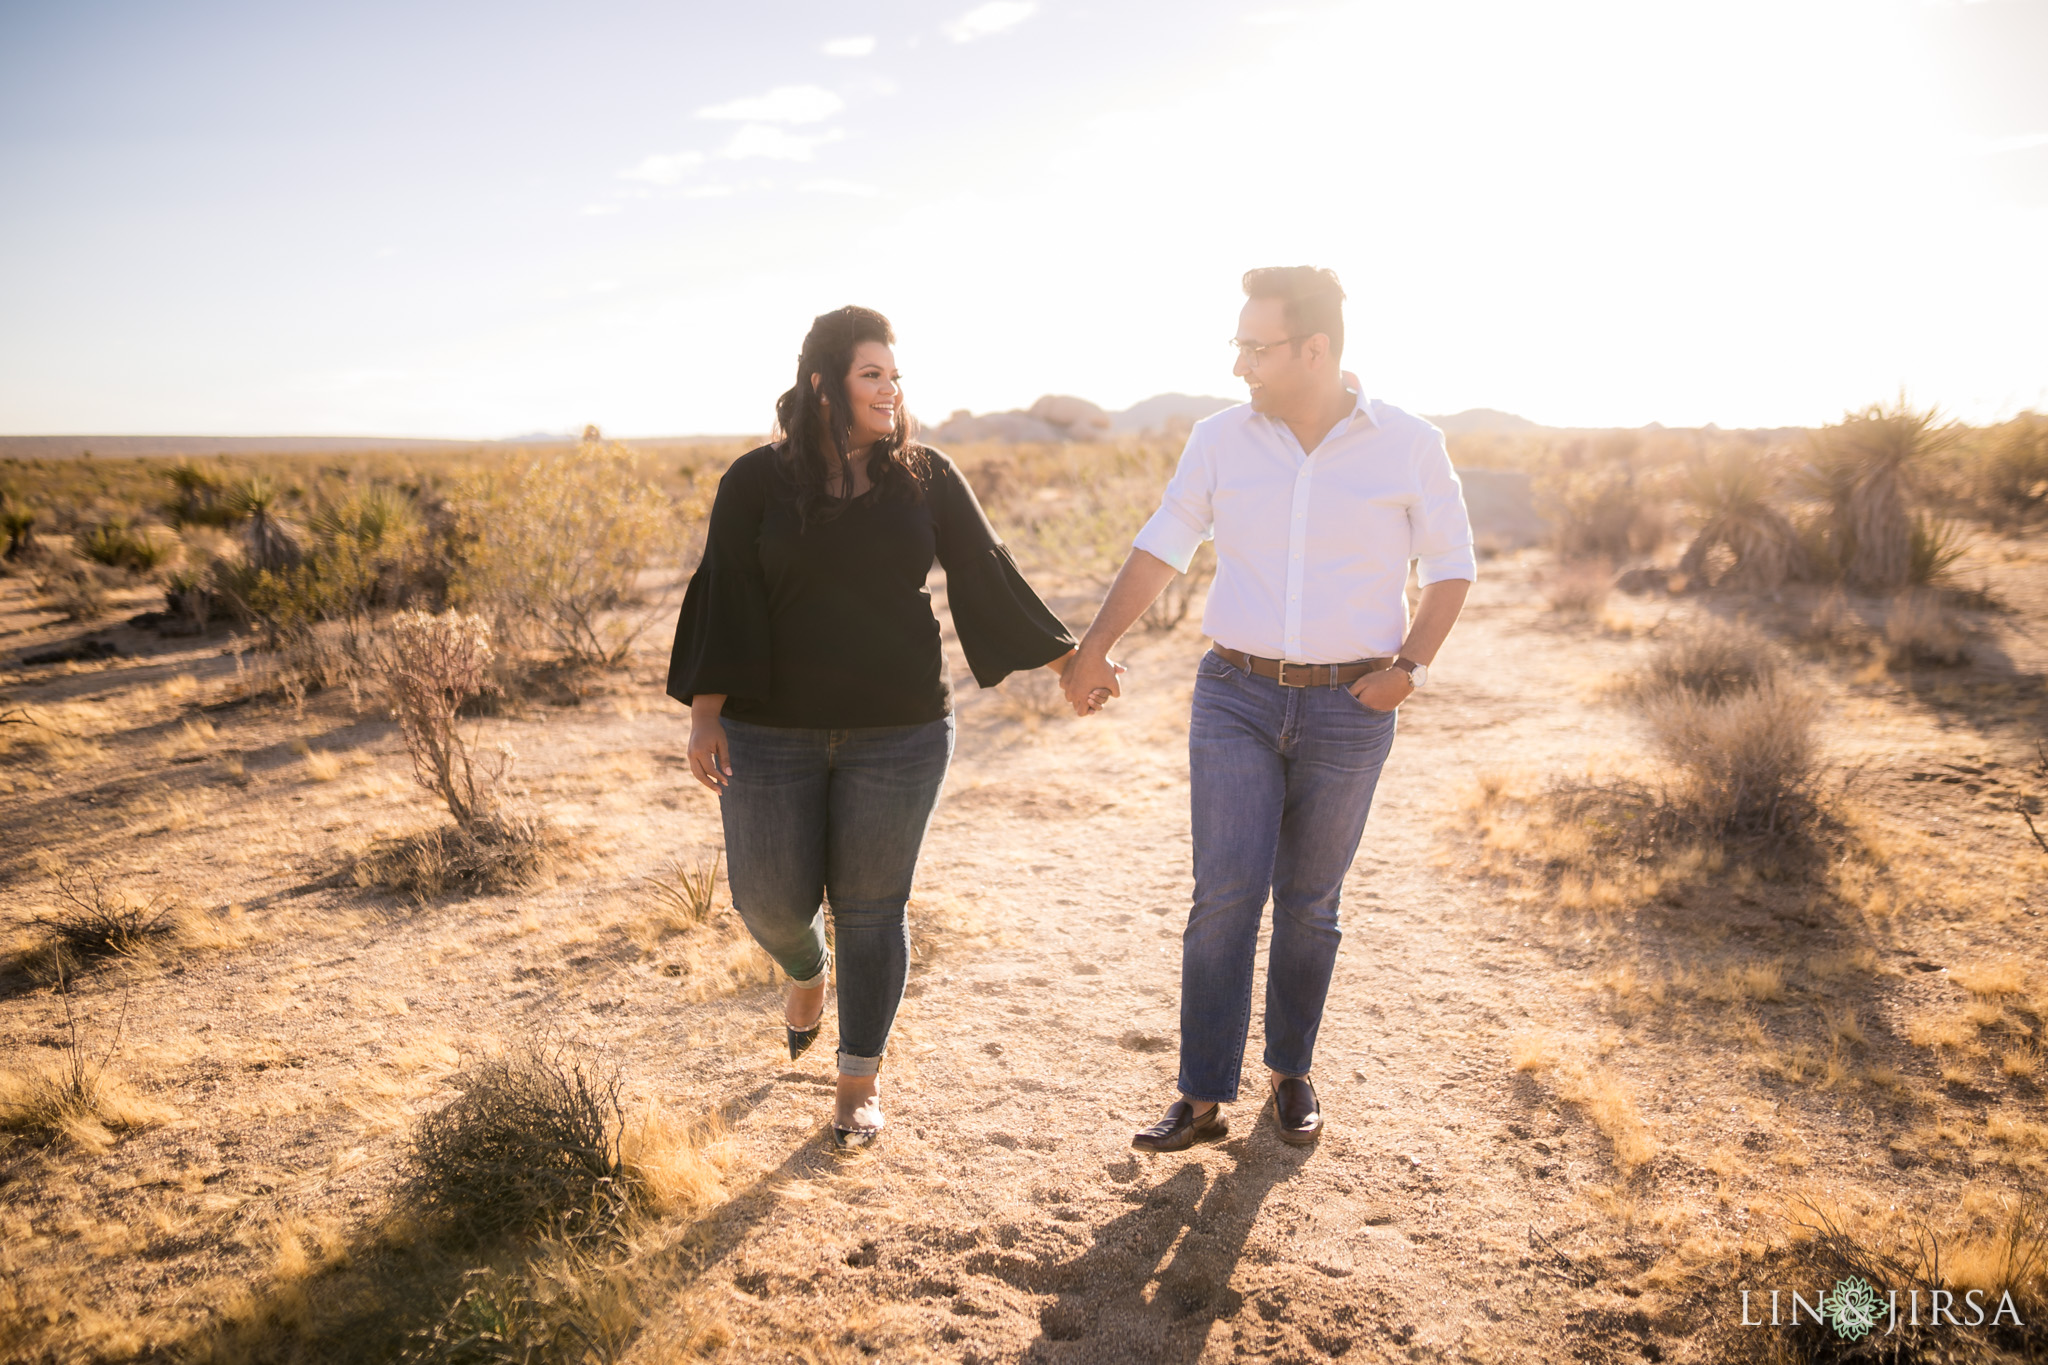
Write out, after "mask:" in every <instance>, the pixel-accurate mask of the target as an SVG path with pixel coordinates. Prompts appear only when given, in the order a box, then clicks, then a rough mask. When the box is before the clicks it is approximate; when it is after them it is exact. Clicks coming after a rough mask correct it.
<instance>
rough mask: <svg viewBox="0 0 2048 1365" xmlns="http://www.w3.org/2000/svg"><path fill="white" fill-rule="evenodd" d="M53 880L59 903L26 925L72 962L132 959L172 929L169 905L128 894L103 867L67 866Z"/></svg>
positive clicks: (172, 911)
mask: <svg viewBox="0 0 2048 1365" xmlns="http://www.w3.org/2000/svg"><path fill="white" fill-rule="evenodd" d="M55 882H56V889H57V896H58V899H59V900H60V902H61V905H60V907H59V908H58V909H56V910H49V911H43V912H41V913H38V914H35V915H32V916H30V918H29V924H30V925H31V926H32V927H33V928H35V929H37V930H39V931H41V933H42V934H43V935H44V937H45V938H46V939H47V940H48V942H49V943H50V944H51V945H52V946H53V947H54V948H55V949H57V950H58V951H60V952H62V953H64V954H66V955H68V956H69V957H70V958H71V959H72V960H73V961H91V960H92V959H93V958H97V957H109V956H113V957H132V956H134V955H135V954H137V953H139V952H141V951H142V950H143V949H144V948H145V947H147V946H148V945H149V944H150V943H151V942H153V941H156V940H159V939H163V938H167V937H169V935H170V934H171V933H172V932H173V930H174V928H175V927H176V921H175V918H174V916H175V913H176V906H175V904H174V903H172V902H171V901H170V900H168V899H167V898H165V897H162V896H154V897H150V898H148V899H146V900H143V899H137V898H136V897H134V896H131V895H129V894H128V893H127V892H125V891H123V890H121V888H120V887H119V886H117V885H116V884H115V881H114V877H113V875H112V874H111V873H109V872H108V871H107V870H106V869H105V868H102V867H96V866H95V867H85V868H79V869H75V870H67V871H64V872H60V873H58V874H57V876H56V878H55Z"/></svg>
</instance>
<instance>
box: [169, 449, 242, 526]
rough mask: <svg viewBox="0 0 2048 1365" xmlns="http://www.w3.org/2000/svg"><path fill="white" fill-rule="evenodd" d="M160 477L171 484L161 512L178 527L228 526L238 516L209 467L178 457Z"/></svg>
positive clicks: (223, 488) (231, 499) (227, 492)
mask: <svg viewBox="0 0 2048 1365" xmlns="http://www.w3.org/2000/svg"><path fill="white" fill-rule="evenodd" d="M161 477H162V478H163V480H164V482H166V483H168V484H170V486H171V496H170V499H169V501H167V502H166V503H165V504H164V511H165V512H166V513H167V514H168V515H169V516H170V518H171V520H172V521H173V522H174V523H175V524H177V525H179V526H231V525H233V524H234V523H235V522H236V521H239V520H240V519H241V513H240V512H239V511H237V510H236V508H235V500H234V498H233V496H232V495H231V494H230V493H229V491H228V489H227V488H226V487H225V486H224V485H223V483H222V482H221V476H220V475H217V474H215V473H214V472H213V471H212V470H209V469H205V468H203V467H201V466H199V465H196V464H193V463H192V462H191V461H190V460H180V461H179V462H178V463H177V464H174V465H172V466H171V467H170V468H169V469H166V470H163V471H162V474H161Z"/></svg>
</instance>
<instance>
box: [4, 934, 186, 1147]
mask: <svg viewBox="0 0 2048 1365" xmlns="http://www.w3.org/2000/svg"><path fill="white" fill-rule="evenodd" d="M57 994H58V997H59V998H60V999H62V1000H63V1002H64V1025H65V1030H64V1034H63V1036H62V1041H61V1043H60V1055H59V1057H58V1059H57V1061H55V1062H54V1063H45V1064H43V1065H40V1066H36V1065H31V1066H28V1067H26V1068H20V1069H9V1070H7V1071H0V1132H8V1133H14V1134H18V1135H20V1136H21V1137H24V1138H26V1139H28V1140H29V1141H30V1142H35V1143H41V1144H44V1145H48V1144H52V1143H66V1144H69V1145H70V1146H73V1147H77V1148H78V1149H80V1150H82V1151H85V1152H93V1153H97V1152H103V1151H105V1150H106V1149H107V1148H108V1147H110V1146H112V1145H113V1142H114V1138H115V1135H116V1133H117V1132H129V1131H134V1130H137V1129H141V1128H147V1127H151V1126H153V1125H155V1124H158V1123H161V1122H163V1121H164V1120H165V1119H167V1118H171V1117H173V1115H172V1114H171V1113H170V1111H169V1110H167V1109H165V1108H164V1107H163V1106H162V1105H160V1104H156V1103H154V1102H152V1101H150V1100H148V1099H145V1098H143V1097H142V1096H140V1095H137V1094H136V1093H135V1092H134V1091H133V1090H132V1089H131V1088H130V1087H129V1086H128V1085H127V1084H126V1082H124V1081H123V1080H122V1079H121V1078H120V1077H119V1076H117V1075H115V1074H114V1073H113V1072H112V1071H111V1069H110V1066H111V1063H112V1062H113V1060H114V1056H115V1054H116V1053H117V1052H118V1051H119V1050H120V1046H121V1032H122V1026H123V1024H124V1023H125V1022H126V1017H127V1007H126V1000H125V998H124V1000H123V1005H122V1017H121V1019H119V1020H117V1021H116V1022H115V1025H114V1028H113V1031H112V1034H111V1036H110V1037H109V1038H108V1039H107V1042H106V1044H105V1046H103V1047H100V1048H97V1049H95V1048H94V1046H93V1045H92V1043H91V1041H90V1039H89V1038H88V1037H87V1032H86V1028H85V1025H84V1021H83V1020H81V1019H80V1017H79V1014H78V1010H77V1006H76V1003H75V998H74V997H75V995H76V992H75V991H73V990H72V989H71V987H70V984H69V982H68V981H67V980H66V979H65V977H64V975H63V963H62V959H61V958H60V959H59V960H58V977H57Z"/></svg>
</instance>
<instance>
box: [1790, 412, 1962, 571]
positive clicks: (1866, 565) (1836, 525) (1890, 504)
mask: <svg viewBox="0 0 2048 1365" xmlns="http://www.w3.org/2000/svg"><path fill="white" fill-rule="evenodd" d="M1959 434H1960V433H1959V432H1958V430H1957V428H1956V427H1955V426H1954V425H1953V424H1952V423H1946V422H1943V421H1942V420H1941V418H1940V414H1939V413H1938V412H1937V411H1936V410H1935V409H1933V408H1927V409H1918V408H1913V407H1910V406H1908V405H1907V403H1906V400H1905V399H1904V397H1900V398H1899V399H1898V400H1897V401H1895V402H1894V403H1892V404H1891V405H1889V406H1881V405H1877V404H1873V405H1872V406H1870V407H1867V408H1865V409H1863V411H1861V412H1852V413H1850V414H1848V415H1847V416H1846V417H1844V418H1843V419H1842V420H1841V421H1840V422H1839V423H1837V424H1836V425H1834V426H1830V427H1825V428H1823V429H1822V430H1821V431H1820V432H1819V433H1818V434H1817V435H1816V436H1815V437H1814V441H1813V456H1812V460H1811V463H1810V464H1809V465H1808V467H1807V469H1806V471H1805V476H1804V482H1805V484H1806V486H1807V488H1808V490H1809V491H1810V492H1812V493H1814V494H1815V495H1817V496H1819V497H1820V498H1822V499H1824V500H1825V501H1826V502H1827V504H1828V508H1829V515H1828V531H1827V544H1828V550H1829V553H1830V555H1831V556H1832V557H1833V559H1834V560H1835V562H1836V563H1837V564H1839V565H1840V566H1841V569H1842V572H1843V575H1844V577H1846V578H1847V580H1848V582H1849V586H1850V587H1852V588H1856V589H1859V590H1861V591H1863V592H1897V591H1898V590H1899V589H1900V588H1903V587H1905V586H1906V584H1907V583H1909V582H1910V581H1912V572H1913V516H1912V512H1911V509H1910V508H1909V507H1908V505H1907V496H1908V493H1909V491H1910V484H1911V482H1912V480H1913V477H1914V475H1915V473H1916V471H1918V470H1919V469H1920V468H1921V467H1922V466H1924V465H1925V464H1926V463H1927V461H1928V460H1929V458H1930V457H1932V456H1934V455H1936V454H1938V453H1940V452H1941V451H1943V450H1946V449H1948V448H1949V447H1950V446H1952V445H1954V444H1955V442H1956V440H1957V438H1958V436H1959Z"/></svg>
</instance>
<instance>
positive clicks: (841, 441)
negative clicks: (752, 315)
mask: <svg viewBox="0 0 2048 1365" xmlns="http://www.w3.org/2000/svg"><path fill="white" fill-rule="evenodd" d="M863 341H879V342H881V343H882V344H883V345H884V346H894V345H895V344H896V333H895V331H894V330H893V329H892V328H891V327H890V326H889V319H887V318H885V317H883V316H882V315H881V314H880V313H877V312H876V311H875V310H874V309H872V308H860V307H857V306H855V305H853V304H848V305H847V306H846V307H844V308H835V309H833V310H832V311H831V312H829V313H821V314H819V315H818V316H817V317H815V318H813V319H812V320H811V330H810V331H809V332H808V333H807V334H806V335H805V337H804V349H803V353H802V354H801V355H799V356H797V358H796V383H795V384H793V385H791V386H790V389H789V392H787V393H785V394H783V395H782V397H780V398H778V399H776V400H775V428H776V434H777V435H778V436H779V437H780V438H781V439H782V443H783V452H782V453H783V467H784V469H785V470H786V471H787V472H788V474H789V476H790V477H791V478H792V479H794V480H795V481H796V509H797V515H798V517H799V518H801V519H802V521H803V522H804V523H805V524H806V525H808V524H809V523H811V522H813V521H826V520H829V519H831V518H832V517H835V516H838V515H839V513H840V512H841V511H843V510H845V507H846V504H847V503H848V502H850V501H852V492H853V459H852V456H851V454H850V452H849V451H848V448H847V447H848V443H849V441H850V439H851V436H852V432H853V401H852V400H851V399H850V398H848V397H847V394H846V376H847V372H848V371H850V370H851V369H852V368H853V353H854V350H855V349H856V348H857V347H858V346H859V345H860V344H861V343H862V342H863ZM812 375H816V376H817V377H818V384H817V387H816V388H815V389H814V388H812V387H811V376H812ZM820 399H823V400H824V401H823V402H820V401H819V400H820ZM925 463H926V462H925V457H924V448H923V447H922V446H920V445H918V444H917V442H915V441H913V440H912V439H911V437H910V417H909V414H908V413H907V412H905V410H904V405H903V403H902V401H901V399H900V398H899V399H898V401H897V404H896V425H895V429H894V430H893V431H891V432H890V433H889V434H888V435H887V436H885V437H883V438H882V439H881V440H879V441H877V442H875V443H874V445H873V446H871V447H869V449H868V457H867V468H868V479H869V481H870V482H872V483H873V484H874V486H875V487H876V488H878V489H881V490H883V493H884V496H904V497H908V498H911V499H913V500H915V499H917V498H919V497H921V496H923V489H924V485H923V482H922V480H923V476H924V473H925ZM834 475H837V476H838V482H839V495H838V496H837V497H835V496H833V495H832V494H831V493H830V492H829V491H827V486H828V484H829V483H830V482H831V481H832V478H833V476H834Z"/></svg>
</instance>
